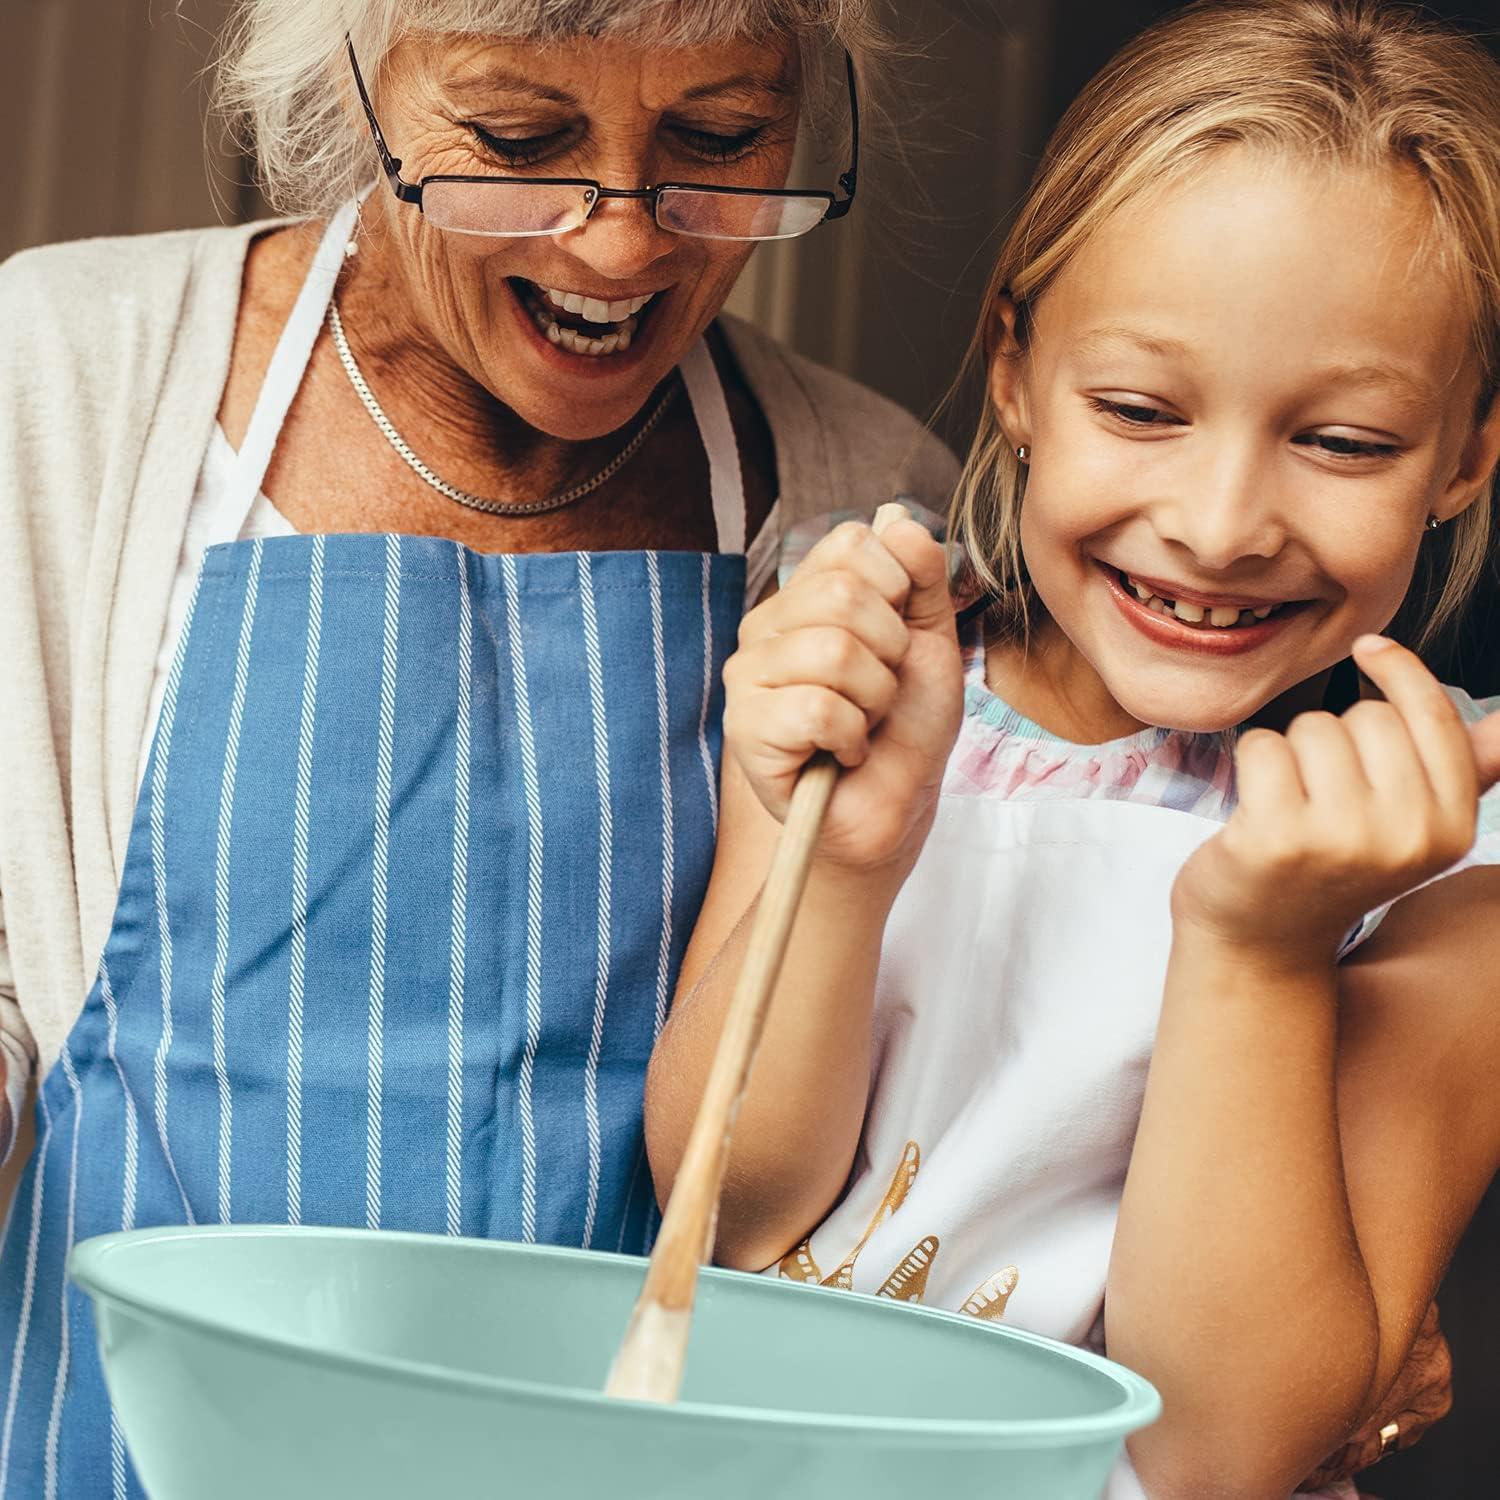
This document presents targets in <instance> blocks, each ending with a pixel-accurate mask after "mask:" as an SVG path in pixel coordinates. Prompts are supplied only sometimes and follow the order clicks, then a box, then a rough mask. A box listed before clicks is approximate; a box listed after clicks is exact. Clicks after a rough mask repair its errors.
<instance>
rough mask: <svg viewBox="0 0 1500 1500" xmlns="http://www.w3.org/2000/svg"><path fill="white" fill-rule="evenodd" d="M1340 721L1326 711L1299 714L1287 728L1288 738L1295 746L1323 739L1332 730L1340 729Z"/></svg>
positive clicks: (1315, 710) (1314, 710) (1318, 710)
mask: <svg viewBox="0 0 1500 1500" xmlns="http://www.w3.org/2000/svg"><path fill="white" fill-rule="evenodd" d="M1338 724H1339V721H1338V720H1337V719H1336V718H1335V717H1334V716H1333V715H1332V714H1331V713H1329V712H1327V710H1326V709H1321V708H1317V709H1313V710H1311V711H1310V712H1308V713H1304V714H1298V715H1297V717H1296V718H1295V719H1293V720H1292V722H1291V724H1290V725H1288V726H1287V731H1286V737H1287V739H1289V740H1290V741H1291V742H1292V743H1293V744H1303V743H1306V742H1308V741H1311V740H1320V739H1323V738H1324V737H1325V736H1326V735H1327V734H1328V732H1329V731H1330V730H1334V729H1337V728H1338Z"/></svg>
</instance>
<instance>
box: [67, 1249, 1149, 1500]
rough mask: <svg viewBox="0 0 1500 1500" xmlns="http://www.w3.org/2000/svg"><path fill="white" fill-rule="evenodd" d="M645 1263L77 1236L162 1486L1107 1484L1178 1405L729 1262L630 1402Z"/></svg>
mask: <svg viewBox="0 0 1500 1500" xmlns="http://www.w3.org/2000/svg"><path fill="white" fill-rule="evenodd" d="M643 1267H644V1262H642V1261H640V1260H637V1259H634V1258H631V1257H627V1256H615V1255H600V1254H592V1253H585V1252H583V1251H578V1250H557V1249H550V1248H544V1247H538V1246H522V1245H508V1244H496V1243H491V1242H486V1241H480V1240H457V1239H442V1238H438V1237H433V1236H427V1235H415V1234H392V1233H370V1232H368V1231H364V1230H352V1229H285V1228H211V1227H203V1228H197V1229H182V1228H165V1229H147V1230H138V1231H135V1232H133V1233H130V1234H112V1235H105V1236H103V1237H102V1238H100V1239H95V1240H89V1241H87V1242H86V1243H84V1244H81V1245H79V1246H78V1247H77V1248H76V1249H75V1250H74V1252H73V1256H72V1260H71V1263H70V1270H71V1273H72V1276H73V1279H74V1280H75V1281H76V1282H77V1283H78V1284H79V1285H80V1286H81V1287H83V1288H84V1290H85V1291H87V1292H88V1293H89V1295H90V1296H91V1297H92V1298H93V1299H94V1304H95V1314H96V1320H97V1323H98V1330H99V1343H100V1348H101V1350H102V1353H103V1358H104V1369H105V1375H106V1378H107V1380H108V1383H109V1389H110V1393H111V1395H112V1396H113V1398H114V1402H115V1406H116V1408H117V1410H118V1412H119V1417H120V1423H121V1425H122V1427H123V1429H124V1433H125V1438H126V1441H127V1443H128V1444H129V1447H130V1453H131V1457H132V1458H133V1459H134V1461H135V1465H136V1468H137V1471H138V1472H139V1474H140V1476H141V1479H142V1481H143V1482H144V1483H145V1486H146V1489H147V1490H148V1491H149V1493H150V1495H151V1496H152V1500H205V1497H207V1496H212V1497H213V1500H272V1497H274V1500H301V1497H306V1500H313V1497H316V1500H333V1497H349V1500H411V1497H412V1496H413V1495H418V1496H428V1497H438V1496H444V1497H446V1496H455V1497H463V1500H469V1497H483V1500H511V1497H514V1500H585V1497H587V1500H814V1497H815V1500H844V1497H856V1496H857V1497H859V1500H917V1497H926V1496H938V1497H941V1500H968V1497H971V1496H973V1497H979V1496H992V1497H996V1500H999V1497H1002V1496H1003V1497H1007V1500H1097V1497H1098V1495H1099V1492H1100V1490H1101V1489H1102V1488H1103V1486H1104V1483H1105V1478H1106V1476H1107V1474H1108V1472H1109V1469H1110V1466H1111V1464H1112V1463H1113V1461H1114V1459H1115V1456H1116V1455H1117V1454H1118V1452H1119V1449H1120V1444H1121V1442H1122V1441H1123V1440H1124V1438H1125V1435H1126V1434H1127V1433H1129V1432H1133V1431H1134V1430H1135V1429H1137V1428H1139V1427H1143V1426H1145V1425H1146V1424H1147V1423H1148V1422H1151V1421H1154V1420H1155V1418H1156V1416H1157V1415H1158V1412H1159V1411H1160V1406H1161V1403H1160V1401H1159V1400H1158V1398H1157V1395H1156V1392H1155V1391H1154V1390H1152V1388H1151V1387H1150V1386H1149V1385H1148V1384H1147V1383H1146V1382H1145V1381H1144V1380H1142V1379H1141V1378H1140V1377H1139V1376H1137V1375H1133V1374H1131V1372H1130V1371H1128V1370H1125V1369H1122V1368H1121V1367H1120V1366H1118V1365H1115V1364H1112V1363H1110V1362H1109V1361H1108V1360H1104V1359H1100V1358H1097V1357H1096V1356H1094V1355H1091V1354H1086V1353H1082V1352H1080V1351H1079V1350H1076V1349H1070V1348H1068V1347H1066V1346H1065V1345H1062V1344H1056V1343H1053V1342H1051V1341H1050V1340H1047V1339H1041V1338H1037V1337H1035V1336H1033V1335H1030V1334H1025V1333H1020V1332H1017V1331H1015V1330H1013V1329H1007V1328H1003V1327H997V1326H994V1325H988V1324H981V1323H978V1322H975V1321H974V1320H973V1319H970V1318H965V1317H959V1316H957V1315H955V1314H950V1313H941V1312H933V1311H929V1310H927V1309H924V1308H917V1307H913V1306H909V1305H904V1304H899V1303H895V1302H891V1301H888V1300H883V1299H878V1298H874V1297H863V1296H856V1295H854V1294H852V1293H849V1292H838V1291H824V1290H822V1289H821V1288H816V1287H806V1286H800V1285H793V1284H792V1283H790V1282H784V1281H775V1280H772V1279H769V1278H766V1277H759V1276H744V1275H738V1274H736V1273H734V1272H729V1271H708V1272H705V1273H704V1275H703V1278H702V1282H701V1284H700V1287H699V1292H698V1305H697V1311H696V1314H695V1316H694V1322H693V1336H692V1345H691V1348H690V1350H689V1356H688V1371H687V1380H686V1384H685V1386H684V1389H683V1393H682V1401H681V1402H680V1403H679V1404H678V1405H676V1406H651V1405H646V1404H642V1403H638V1402H632V1401H610V1400H607V1399H606V1398H605V1397H604V1396H603V1395H602V1394H601V1390H602V1387H603V1385H604V1378H605V1374H606V1372H607V1370H608V1368H609V1364H610V1360H611V1359H612V1357H613V1355H614V1351H615V1348H616V1346H617V1344H618V1343H619V1341H620V1336H621V1334H622V1333H623V1331H624V1328H625V1324H626V1321H627V1319H628V1317H629V1314H630V1309H631V1307H632V1305H633V1303H634V1301H635V1297H636V1294H637V1293H638V1292H639V1290H640V1286H641V1277H642V1272H643Z"/></svg>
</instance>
